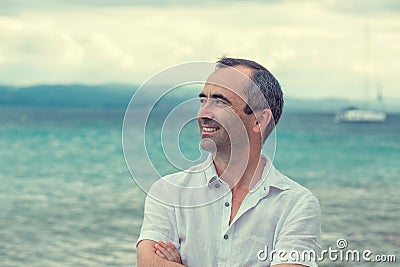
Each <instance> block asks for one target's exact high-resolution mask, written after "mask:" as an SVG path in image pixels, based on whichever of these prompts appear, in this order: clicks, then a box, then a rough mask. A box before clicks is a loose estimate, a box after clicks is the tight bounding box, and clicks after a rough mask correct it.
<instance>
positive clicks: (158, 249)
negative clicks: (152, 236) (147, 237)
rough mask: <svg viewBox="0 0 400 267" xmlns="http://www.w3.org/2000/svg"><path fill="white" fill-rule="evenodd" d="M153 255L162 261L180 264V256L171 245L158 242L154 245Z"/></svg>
mask: <svg viewBox="0 0 400 267" xmlns="http://www.w3.org/2000/svg"><path fill="white" fill-rule="evenodd" d="M154 248H155V253H156V254H157V255H158V256H160V257H161V258H163V259H166V260H168V261H173V262H176V263H180V264H182V260H181V255H180V254H179V251H178V250H177V249H176V247H175V246H174V245H173V244H172V243H171V242H167V243H164V242H163V241H161V240H160V241H158V242H157V243H155V244H154Z"/></svg>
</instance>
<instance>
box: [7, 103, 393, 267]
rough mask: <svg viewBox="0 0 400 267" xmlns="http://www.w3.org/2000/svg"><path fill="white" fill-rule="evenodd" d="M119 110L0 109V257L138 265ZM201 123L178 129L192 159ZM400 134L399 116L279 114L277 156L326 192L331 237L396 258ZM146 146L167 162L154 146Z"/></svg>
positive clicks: (281, 165)
mask: <svg viewBox="0 0 400 267" xmlns="http://www.w3.org/2000/svg"><path fill="white" fill-rule="evenodd" d="M123 116H124V110H87V109H86V110H85V109H82V110H77V109H47V110H46V109H32V108H30V109H23V108H0V136H1V138H0V179H1V183H0V203H1V210H0V266H26V265H29V266H136V262H135V261H136V258H135V257H136V251H135V248H134V245H135V241H136V238H137V237H138V233H139V230H140V225H141V220H142V216H143V201H144V198H145V194H144V193H143V192H142V191H141V189H139V187H138V186H137V185H136V184H135V182H134V181H133V179H132V178H131V177H130V174H129V172H128V169H127V167H126V165H125V161H124V157H123V152H122V145H121V132H122V130H121V128H122V121H123ZM195 127H196V126H195V123H192V124H189V125H188V126H187V129H186V130H185V131H183V132H182V135H181V140H179V142H180V146H181V148H182V151H183V153H184V154H185V155H186V156H187V157H188V158H193V159H194V158H196V156H198V155H199V152H198V151H195V150H196V149H197V147H198V146H197V144H196V142H197V141H198V136H197V130H196V128H195ZM138 134H140V131H138ZM158 136H159V135H158V133H157V130H156V129H154V131H153V132H152V133H151V135H149V138H153V139H154V140H153V141H151V142H149V143H150V144H154V145H156V146H157V144H158V145H159V144H160V142H159V140H157V137H158ZM399 136H400V117H399V116H394V115H393V116H389V117H388V121H387V122H385V123H384V124H360V125H354V124H335V123H333V121H332V115H330V114H286V115H285V116H284V117H283V118H282V119H281V122H280V123H279V125H278V130H277V150H276V154H275V160H274V162H275V165H276V166H277V167H278V169H280V170H281V171H282V172H283V173H285V174H287V175H288V176H290V177H291V178H293V179H294V180H296V181H298V182H300V183H302V184H303V185H305V186H307V187H308V188H310V189H311V190H312V191H313V192H314V193H315V194H316V195H317V197H318V198H319V200H320V203H321V208H322V213H323V225H322V230H323V234H322V238H323V243H324V247H328V246H330V245H331V246H333V247H335V246H334V245H335V241H336V240H337V239H338V238H346V239H347V241H348V243H349V247H350V248H353V249H370V250H372V251H374V252H376V253H381V254H396V255H397V259H398V261H399V260H400V259H399V257H400V253H399V252H400V250H399V247H400V226H399V223H398V222H399V221H400V208H399V204H400V200H399V197H398V193H399V189H398V188H399V186H400V167H399V162H400V153H399V152H400V138H399ZM192 148H194V149H192ZM150 150H151V151H150V154H151V153H152V154H151V156H152V157H153V159H157V160H155V161H156V162H157V164H158V168H159V169H161V172H164V173H167V172H169V171H170V170H171V169H170V168H169V167H168V166H167V165H165V164H164V163H163V161H162V159H163V157H162V155H160V150H159V148H158V147H154V148H151V149H150ZM142 157H143V155H137V158H138V161H139V159H141V158H142ZM322 265H326V266H353V265H358V264H350V263H346V264H342V263H335V264H333V263H329V262H325V263H323V264H322ZM359 265H363V266H364V265H365V264H361V263H360V264H359ZM383 265H384V264H382V266H383ZM370 266H375V265H370ZM377 266H378V265H377ZM379 266H380V265H379ZM390 266H396V265H395V264H392V265H390Z"/></svg>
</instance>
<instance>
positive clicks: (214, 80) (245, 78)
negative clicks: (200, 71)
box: [203, 66, 252, 101]
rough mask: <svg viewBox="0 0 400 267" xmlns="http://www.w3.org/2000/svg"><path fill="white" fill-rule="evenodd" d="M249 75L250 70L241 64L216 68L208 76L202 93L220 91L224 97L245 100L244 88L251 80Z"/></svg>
mask: <svg viewBox="0 0 400 267" xmlns="http://www.w3.org/2000/svg"><path fill="white" fill-rule="evenodd" d="M250 75H251V70H250V69H249V68H247V67H243V66H236V67H224V68H219V69H216V70H215V71H214V72H213V73H211V75H210V76H209V77H208V79H207V82H206V84H205V85H204V88H203V93H204V94H206V95H211V94H215V93H220V94H223V95H224V96H226V97H233V98H242V100H243V101H246V100H247V96H246V94H245V88H246V87H247V86H249V84H250V83H251V82H252V81H251V80H250V78H249V77H250Z"/></svg>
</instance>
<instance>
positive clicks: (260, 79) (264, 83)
mask: <svg viewBox="0 0 400 267" xmlns="http://www.w3.org/2000/svg"><path fill="white" fill-rule="evenodd" d="M227 66H228V67H235V66H244V67H248V68H250V69H251V71H252V72H251V77H250V79H251V80H252V82H253V83H254V85H255V86H256V87H257V89H258V90H260V91H261V93H262V94H263V95H264V98H265V101H266V103H265V101H260V100H259V98H258V97H256V96H257V94H259V93H258V92H256V93H254V86H250V88H248V89H247V90H244V91H245V93H246V94H247V97H248V100H247V101H248V103H247V105H246V107H245V108H244V110H243V111H244V112H245V113H246V114H249V115H250V114H252V113H253V110H254V111H256V110H261V109H265V108H269V109H271V112H272V116H273V119H274V121H273V122H272V121H270V123H269V124H268V126H267V128H266V130H265V132H264V134H265V136H264V141H265V139H266V138H267V137H268V136H269V134H270V133H271V132H272V130H273V129H274V127H275V125H276V124H277V123H278V121H279V119H280V117H281V114H282V108H283V93H282V89H281V86H280V85H279V83H278V81H277V79H276V78H275V77H274V76H273V75H272V74H271V72H269V71H268V70H267V69H266V68H265V67H263V66H262V65H260V64H258V63H257V62H254V61H251V60H248V59H242V58H229V57H222V58H220V59H219V60H218V61H217V66H216V68H223V67H227ZM252 96H253V97H252ZM265 104H267V105H268V106H266V105H265Z"/></svg>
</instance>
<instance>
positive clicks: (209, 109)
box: [197, 101, 214, 119]
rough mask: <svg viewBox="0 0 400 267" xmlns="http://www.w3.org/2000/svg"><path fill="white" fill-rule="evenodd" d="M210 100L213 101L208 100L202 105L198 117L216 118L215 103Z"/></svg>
mask: <svg viewBox="0 0 400 267" xmlns="http://www.w3.org/2000/svg"><path fill="white" fill-rule="evenodd" d="M210 102H211V101H207V102H206V103H204V104H203V105H201V106H200V108H199V111H198V112H197V118H207V119H214V110H213V105H212V104H211V103H210Z"/></svg>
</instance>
